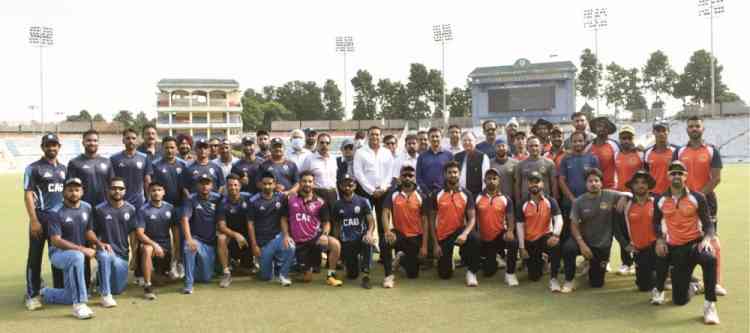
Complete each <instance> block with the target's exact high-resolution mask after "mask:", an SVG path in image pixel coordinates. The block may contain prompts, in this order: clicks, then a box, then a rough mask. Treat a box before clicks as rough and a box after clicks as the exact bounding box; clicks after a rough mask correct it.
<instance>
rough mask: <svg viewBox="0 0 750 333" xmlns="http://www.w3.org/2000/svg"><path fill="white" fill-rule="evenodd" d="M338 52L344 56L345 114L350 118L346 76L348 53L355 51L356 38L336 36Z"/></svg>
mask: <svg viewBox="0 0 750 333" xmlns="http://www.w3.org/2000/svg"><path fill="white" fill-rule="evenodd" d="M336 52H338V53H341V54H342V55H343V57H344V116H346V117H347V118H349V113H348V111H347V107H348V106H349V101H348V96H349V95H348V89H347V88H346V87H347V86H348V78H347V76H346V54H347V53H353V52H354V38H352V36H337V37H336Z"/></svg>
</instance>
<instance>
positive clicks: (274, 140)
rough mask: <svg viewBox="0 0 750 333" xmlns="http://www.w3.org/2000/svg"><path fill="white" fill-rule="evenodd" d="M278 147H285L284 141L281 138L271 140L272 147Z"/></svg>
mask: <svg viewBox="0 0 750 333" xmlns="http://www.w3.org/2000/svg"><path fill="white" fill-rule="evenodd" d="M277 145H278V146H283V145H284V140H282V139H281V138H273V139H271V146H277Z"/></svg>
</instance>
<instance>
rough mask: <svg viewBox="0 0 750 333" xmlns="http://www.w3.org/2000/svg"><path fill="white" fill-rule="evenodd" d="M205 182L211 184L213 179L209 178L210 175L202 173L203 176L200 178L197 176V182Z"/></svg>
mask: <svg viewBox="0 0 750 333" xmlns="http://www.w3.org/2000/svg"><path fill="white" fill-rule="evenodd" d="M205 181H209V182H213V181H214V179H213V178H212V177H211V175H209V174H207V173H204V174H201V175H200V176H198V182H201V183H203V182H205Z"/></svg>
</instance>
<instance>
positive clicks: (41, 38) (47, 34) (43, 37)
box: [29, 26, 55, 133]
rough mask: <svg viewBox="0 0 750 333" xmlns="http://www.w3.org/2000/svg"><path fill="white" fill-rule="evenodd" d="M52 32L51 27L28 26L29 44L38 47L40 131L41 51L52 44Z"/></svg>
mask: <svg viewBox="0 0 750 333" xmlns="http://www.w3.org/2000/svg"><path fill="white" fill-rule="evenodd" d="M54 33H55V32H54V30H53V29H52V28H51V27H40V26H31V27H29V44H31V46H34V47H38V48H39V110H40V111H41V118H42V119H41V120H42V128H41V132H42V133H44V66H43V62H42V59H44V58H43V57H42V52H43V50H44V48H45V47H48V46H52V45H54V43H55V39H54Z"/></svg>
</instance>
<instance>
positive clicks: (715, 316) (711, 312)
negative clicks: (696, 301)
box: [703, 301, 719, 325]
mask: <svg viewBox="0 0 750 333" xmlns="http://www.w3.org/2000/svg"><path fill="white" fill-rule="evenodd" d="M703 323H704V324H706V325H718V324H719V312H718V311H716V302H709V301H704V302H703Z"/></svg>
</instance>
